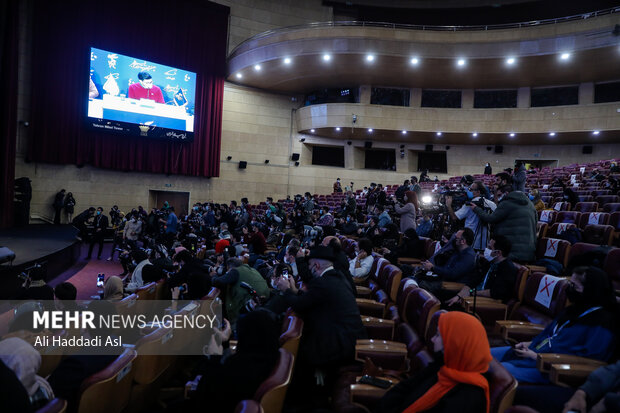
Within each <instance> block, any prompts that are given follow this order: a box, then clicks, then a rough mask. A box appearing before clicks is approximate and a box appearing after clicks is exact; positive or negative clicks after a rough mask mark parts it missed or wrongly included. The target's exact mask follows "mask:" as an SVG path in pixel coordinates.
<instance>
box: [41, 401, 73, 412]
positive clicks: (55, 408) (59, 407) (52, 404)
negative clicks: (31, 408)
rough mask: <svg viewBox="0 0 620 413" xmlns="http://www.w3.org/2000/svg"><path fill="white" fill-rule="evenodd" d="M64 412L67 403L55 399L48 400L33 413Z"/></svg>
mask: <svg viewBox="0 0 620 413" xmlns="http://www.w3.org/2000/svg"><path fill="white" fill-rule="evenodd" d="M65 411H67V401H66V400H63V399H58V398H55V399H52V400H50V401H49V402H48V403H47V404H46V405H45V406H43V407H41V408H40V409H39V410H37V411H36V412H35V413H65Z"/></svg>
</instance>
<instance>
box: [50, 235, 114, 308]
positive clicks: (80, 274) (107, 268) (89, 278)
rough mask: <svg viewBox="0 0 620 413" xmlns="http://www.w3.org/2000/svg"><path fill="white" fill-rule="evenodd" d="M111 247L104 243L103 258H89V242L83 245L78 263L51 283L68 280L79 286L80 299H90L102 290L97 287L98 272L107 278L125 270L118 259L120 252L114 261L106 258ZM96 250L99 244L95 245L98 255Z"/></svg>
mask: <svg viewBox="0 0 620 413" xmlns="http://www.w3.org/2000/svg"><path fill="white" fill-rule="evenodd" d="M111 249H112V244H104V245H103V253H102V254H101V257H102V258H101V259H100V260H98V259H97V258H96V257H94V258H91V259H90V260H87V259H86V256H87V255H88V244H84V245H82V253H81V254H80V259H79V260H77V261H76V263H75V264H74V265H73V266H72V267H71V268H69V269H68V270H67V271H65V272H63V273H62V274H60V275H59V276H57V277H56V278H54V279H53V280H52V281H50V282H49V285H50V286H52V287H56V286H57V285H58V284H60V283H62V282H65V281H68V282H70V283H71V284H73V285H75V288H77V299H78V300H90V299H91V298H92V296H93V295H97V294H98V291H100V290H101V288H98V287H97V274H99V273H103V274H105V278H106V279H107V278H108V277H111V276H113V275H118V274H120V273H122V272H123V267H122V266H121V264H120V263H119V262H118V259H117V257H118V253H116V254H115V260H114V261H106V259H107V258H108V257H109V256H110V250H111ZM96 252H97V246H95V250H94V251H93V255H96Z"/></svg>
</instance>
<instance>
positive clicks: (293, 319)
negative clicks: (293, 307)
mask: <svg viewBox="0 0 620 413" xmlns="http://www.w3.org/2000/svg"><path fill="white" fill-rule="evenodd" d="M282 327H283V330H284V331H283V332H282V334H281V335H280V347H282V348H283V349H285V350H287V351H288V352H289V353H291V354H292V355H293V357H297V351H298V350H299V342H300V340H301V334H302V333H303V330H304V321H303V320H302V319H301V318H299V317H297V316H295V315H289V316H287V317H286V320H285V321H284V323H283V325H282Z"/></svg>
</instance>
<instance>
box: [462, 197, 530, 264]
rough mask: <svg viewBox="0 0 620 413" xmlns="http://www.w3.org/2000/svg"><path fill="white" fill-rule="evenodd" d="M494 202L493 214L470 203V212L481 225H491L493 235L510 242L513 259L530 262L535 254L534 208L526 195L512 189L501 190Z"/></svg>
mask: <svg viewBox="0 0 620 413" xmlns="http://www.w3.org/2000/svg"><path fill="white" fill-rule="evenodd" d="M497 199H498V204H497V208H496V209H495V211H493V212H489V211H486V210H484V209H482V208H480V206H479V205H477V204H475V203H471V204H470V206H469V208H471V210H472V211H473V212H474V213H475V214H476V215H478V217H479V218H480V220H481V221H482V222H486V223H490V224H491V225H492V226H493V232H494V233H495V234H497V235H504V236H505V237H507V238H508V239H509V240H510V242H512V253H511V258H512V259H514V260H516V261H519V262H531V261H532V260H534V258H535V254H534V253H535V251H536V222H537V221H538V214H537V213H536V208H534V205H532V203H531V202H530V199H529V198H528V196H527V195H526V194H524V193H523V192H521V191H513V187H512V185H505V186H503V187H500V188H499V189H498V190H497Z"/></svg>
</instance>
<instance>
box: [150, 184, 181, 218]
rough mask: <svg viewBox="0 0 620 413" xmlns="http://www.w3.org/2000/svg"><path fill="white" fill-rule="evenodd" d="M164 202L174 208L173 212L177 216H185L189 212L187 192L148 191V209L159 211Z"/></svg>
mask: <svg viewBox="0 0 620 413" xmlns="http://www.w3.org/2000/svg"><path fill="white" fill-rule="evenodd" d="M166 201H168V204H169V205H171V206H173V207H174V212H175V214H176V215H177V216H181V215H187V211H188V210H189V192H180V191H153V190H149V209H151V208H158V209H161V208H163V206H164V202H166Z"/></svg>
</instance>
